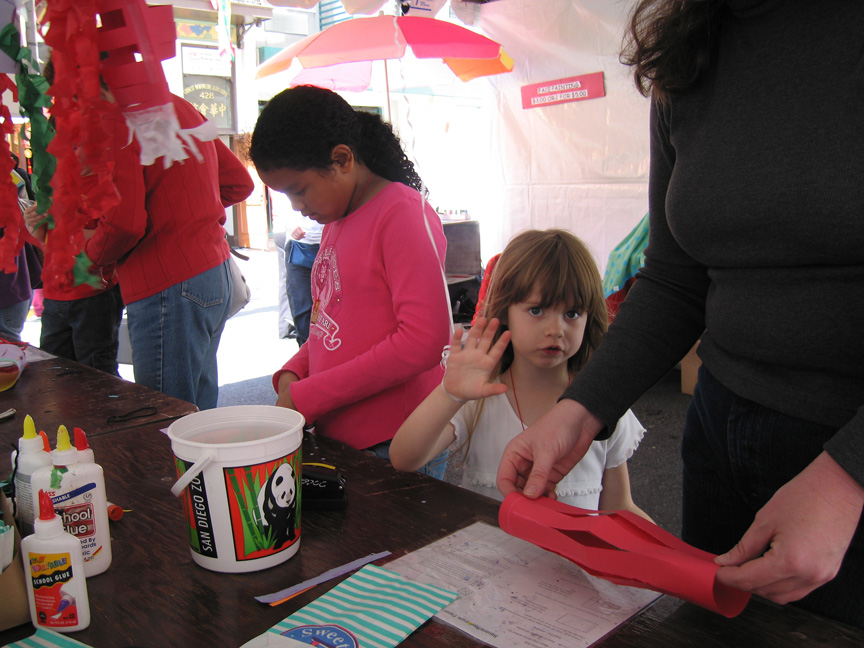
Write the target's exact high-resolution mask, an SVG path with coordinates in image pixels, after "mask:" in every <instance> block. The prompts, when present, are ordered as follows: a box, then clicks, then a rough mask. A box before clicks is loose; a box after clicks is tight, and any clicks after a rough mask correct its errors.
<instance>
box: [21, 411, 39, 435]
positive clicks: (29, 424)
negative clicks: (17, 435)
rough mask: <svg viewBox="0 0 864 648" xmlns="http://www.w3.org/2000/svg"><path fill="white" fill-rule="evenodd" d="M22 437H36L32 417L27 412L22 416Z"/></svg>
mask: <svg viewBox="0 0 864 648" xmlns="http://www.w3.org/2000/svg"><path fill="white" fill-rule="evenodd" d="M22 438H23V439H35V438H36V424H35V423H34V422H33V417H32V416H30V415H29V414H28V415H27V416H25V417H24V436H23V437H22Z"/></svg>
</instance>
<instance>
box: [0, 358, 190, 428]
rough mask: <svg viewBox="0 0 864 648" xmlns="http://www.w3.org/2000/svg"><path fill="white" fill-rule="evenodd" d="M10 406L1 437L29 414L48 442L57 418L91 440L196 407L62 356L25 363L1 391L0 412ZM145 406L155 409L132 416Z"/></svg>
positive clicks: (179, 413)
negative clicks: (11, 383) (10, 413)
mask: <svg viewBox="0 0 864 648" xmlns="http://www.w3.org/2000/svg"><path fill="white" fill-rule="evenodd" d="M10 407H14V408H15V409H16V410H17V413H16V414H15V418H14V419H10V420H7V421H2V422H0V426H2V429H3V430H4V431H3V432H2V434H3V435H4V438H5V434H6V432H5V430H6V428H8V427H10V426H13V427H15V428H16V431H17V433H18V434H17V436H21V430H22V425H23V422H24V416H25V415H26V414H29V415H30V416H32V417H33V421H34V422H35V423H36V429H37V430H45V432H47V433H48V438H49V439H50V440H51V443H52V444H53V443H54V439H55V435H56V434H57V427H58V426H59V425H60V424H61V423H62V424H63V425H65V426H66V427H67V428H69V431H70V432H71V431H72V428H73V427H80V428H81V429H83V430H84V432H85V433H86V434H87V438H88V439H90V438H92V437H95V436H99V435H101V434H105V433H107V432H117V431H120V430H127V429H129V428H133V427H137V426H139V425H141V424H143V423H152V422H155V421H160V422H161V423H162V426H163V427H167V425H168V423H170V421H171V420H173V419H175V418H177V417H179V416H184V415H186V414H190V413H191V412H195V411H197V409H198V408H197V407H195V405H193V404H192V403H187V402H186V401H183V400H180V399H178V398H172V397H171V396H166V395H165V394H163V393H161V392H157V391H153V390H152V389H147V388H146V387H142V386H141V385H136V384H135V383H132V382H128V381H126V380H123V379H121V378H118V377H117V376H112V375H110V374H106V373H104V372H102V371H98V370H96V369H92V368H90V367H85V366H84V365H82V364H79V363H77V362H75V361H73V360H66V359H65V358H50V359H47V360H39V361H37V362H33V363H31V364H28V365H27V367H25V369H24V371H23V372H22V373H21V377H20V378H19V379H18V382H17V383H16V384H15V385H14V386H13V387H12V388H11V389H8V390H6V391H4V392H0V411H6V409H8V408H10ZM144 408H155V412H154V413H151V414H147V415H146V416H136V414H135V412H138V413H139V414H145V413H146V412H149V411H150V410H146V411H141V410H143V409H144ZM117 419H120V420H117ZM124 419H125V420H124ZM10 421H12V422H10ZM16 438H17V437H16Z"/></svg>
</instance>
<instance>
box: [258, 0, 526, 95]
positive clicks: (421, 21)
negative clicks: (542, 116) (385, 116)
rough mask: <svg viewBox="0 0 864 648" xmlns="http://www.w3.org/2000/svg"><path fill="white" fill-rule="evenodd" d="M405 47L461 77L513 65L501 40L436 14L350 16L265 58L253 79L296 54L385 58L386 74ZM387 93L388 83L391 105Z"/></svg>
mask: <svg viewBox="0 0 864 648" xmlns="http://www.w3.org/2000/svg"><path fill="white" fill-rule="evenodd" d="M407 47H410V48H411V52H412V54H413V55H414V56H415V57H416V58H419V59H431V58H437V59H441V60H442V61H443V62H444V63H445V64H446V65H447V67H449V68H450V69H451V70H452V71H453V73H454V74H455V75H456V76H457V77H459V78H460V79H461V80H462V81H469V80H471V79H475V78H477V77H481V76H488V75H492V74H501V73H504V72H510V71H511V70H512V69H513V59H511V58H510V57H509V56H508V55H507V53H506V52H505V51H504V49H503V48H502V47H501V45H500V44H499V43H497V42H495V41H494V40H492V39H491V38H487V37H486V36H483V35H482V34H478V33H476V32H473V31H471V30H470V29H466V28H465V27H461V26H459V25H456V24H454V23H450V22H446V21H443V20H436V19H434V18H425V17H417V16H386V15H379V16H375V17H371V18H354V19H352V20H347V21H345V22H341V23H337V24H335V25H333V26H331V27H328V28H327V29H325V30H323V31H321V32H318V33H317V34H312V35H311V36H307V37H306V38H304V39H303V40H301V41H299V42H297V43H294V44H293V45H290V46H289V47H286V48H285V49H283V50H282V51H281V52H279V53H278V54H276V55H275V56H273V57H271V58H269V59H267V61H265V62H264V63H263V64H261V65H260V66H259V67H258V71H257V73H256V75H255V78H257V79H261V78H264V77H267V76H270V75H272V74H276V73H278V72H282V71H284V70H287V69H288V68H290V67H291V64H292V62H293V61H294V60H295V59H296V60H297V61H298V62H299V63H300V64H301V65H302V66H303V67H304V68H321V67H327V66H335V65H341V64H346V63H358V62H362V61H378V60H383V61H384V64H385V79H386V64H387V61H388V60H393V59H400V58H402V57H403V56H404V55H405V52H406V48H407ZM331 87H332V86H331ZM333 89H347V88H333ZM389 95H390V88H389V82H388V87H387V104H388V110H389V104H390V98H389Z"/></svg>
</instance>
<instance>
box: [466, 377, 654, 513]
mask: <svg viewBox="0 0 864 648" xmlns="http://www.w3.org/2000/svg"><path fill="white" fill-rule="evenodd" d="M480 402H481V401H472V402H470V403H467V404H465V405H463V406H462V408H461V409H460V410H459V411H458V412H457V413H456V415H455V416H454V417H453V418H452V419H451V421H450V423H452V424H453V426H454V427H455V428H456V430H455V432H456V440H455V441H454V442H453V444H452V445H451V446H450V450H451V453H452V452H455V451H456V450H457V449H459V448H462V446H463V445H464V444H465V443H466V441H467V439H468V430H469V429H470V427H471V424H472V422H473V420H474V417H475V416H476V412H477V408H478V407H479V406H480ZM521 431H522V422H521V421H520V420H519V417H518V416H517V414H516V412H514V411H513V408H512V407H511V406H510V401H508V400H507V396H506V394H498V395H496V396H490V397H489V398H486V399H485V404H484V405H483V411H482V412H481V413H480V420H479V421H478V422H477V427H476V429H475V431H474V434H473V435H471V443H470V447H469V448H468V456H467V457H465V455H464V449H463V450H462V451H461V452H459V453H457V454H451V455H450V461H462V458H463V457H465V462H464V465H463V470H462V484H461V485H462V487H463V488H467V489H468V490H471V491H474V492H475V493H480V494H481V495H486V496H487V497H491V498H493V499H496V500H499V501H500V500H501V499H503V498H502V497H501V493H500V492H499V491H498V489H497V488H496V486H495V478H496V476H497V474H498V465H499V463H500V462H501V457H502V456H503V455H504V447H505V446H506V445H507V444H508V443H509V442H510V440H511V439H513V438H514V437H515V436H516V435H517V434H519V433H520V432H521ZM644 434H645V428H643V427H642V424H641V423H640V422H639V419H637V418H636V415H635V414H633V412H632V411H630V410H627V413H626V414H625V415H624V416H623V417H622V418H621V419H620V420H619V421H618V425H617V426H616V427H615V432H613V434H612V436H611V437H609V438H608V439H606V440H604V441H594V442H593V443H592V444H591V447H590V448H589V449H588V452H587V453H586V454H585V457H584V458H583V459H582V460H581V461H580V462H579V463H578V464H576V467H575V468H573V470H571V471H570V472H569V473H568V474H567V475H566V476H565V477H564V479H562V480H561V481H560V482H559V483H558V488H557V489H556V492H557V494H558V500H559V501H562V502H565V503H567V504H570V505H571V506H578V507H580V508H586V509H591V510H597V508H598V505H599V503H600V491H601V490H603V486H602V480H603V472H604V471H605V470H607V469H609V468H615V467H617V466H620V465H621V464H622V463H624V462H625V461H627V460H628V459H629V458H630V457H631V456H632V454H633V452H634V451H635V450H636V448H637V447H639V442H640V441H642V436H643V435H644Z"/></svg>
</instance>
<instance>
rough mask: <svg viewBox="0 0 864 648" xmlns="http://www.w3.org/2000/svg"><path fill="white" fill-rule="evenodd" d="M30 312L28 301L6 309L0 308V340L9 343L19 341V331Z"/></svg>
mask: <svg viewBox="0 0 864 648" xmlns="http://www.w3.org/2000/svg"><path fill="white" fill-rule="evenodd" d="M29 312H30V300H29V299H25V300H24V301H22V302H18V303H17V304H12V305H11V306H7V307H6V308H0V338H3V339H4V340H9V341H10V342H20V341H21V330H22V329H23V328H24V322H25V321H26V320H27V313H29Z"/></svg>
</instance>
